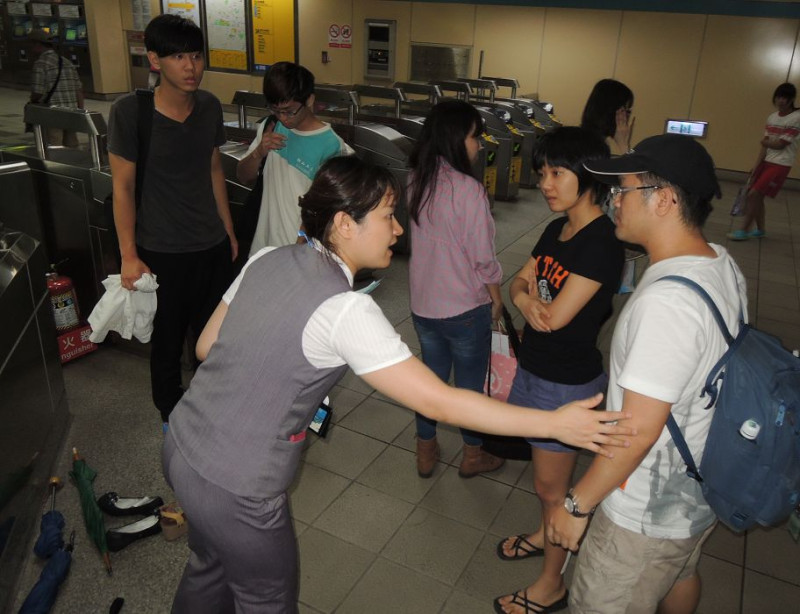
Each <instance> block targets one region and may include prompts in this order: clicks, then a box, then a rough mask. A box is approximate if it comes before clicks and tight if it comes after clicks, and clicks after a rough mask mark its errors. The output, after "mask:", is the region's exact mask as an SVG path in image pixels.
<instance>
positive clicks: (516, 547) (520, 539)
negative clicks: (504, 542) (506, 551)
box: [511, 534, 541, 557]
mask: <svg viewBox="0 0 800 614" xmlns="http://www.w3.org/2000/svg"><path fill="white" fill-rule="evenodd" d="M523 544H524V545H525V547H524V548H523ZM511 548H512V549H513V551H514V556H515V557H518V556H519V555H520V553H521V554H530V553H531V552H536V551H537V550H541V548H539V547H538V546H537V545H535V544H533V543H531V542H530V541H528V538H527V537H525V535H523V534H520V535H517V536H516V537H515V538H514V543H513V544H511Z"/></svg>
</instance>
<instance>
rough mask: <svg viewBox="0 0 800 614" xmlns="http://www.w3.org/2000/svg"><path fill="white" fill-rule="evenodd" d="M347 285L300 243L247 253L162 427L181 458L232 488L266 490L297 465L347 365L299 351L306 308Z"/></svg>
mask: <svg viewBox="0 0 800 614" xmlns="http://www.w3.org/2000/svg"><path fill="white" fill-rule="evenodd" d="M349 289H350V285H349V283H348V281H347V278H346V276H345V274H344V272H343V271H342V270H341V268H340V267H339V265H338V264H336V263H335V262H334V261H333V260H332V259H331V258H330V257H328V256H326V255H324V254H321V253H320V252H318V251H317V250H315V249H313V248H311V247H309V246H307V245H290V246H286V247H281V248H279V249H277V250H275V251H273V252H270V253H269V254H266V255H265V256H262V257H261V258H259V259H258V260H256V261H255V262H253V263H252V264H251V265H250V267H249V268H248V269H247V272H246V273H245V275H244V277H243V278H242V281H241V285H240V286H239V290H238V291H237V293H236V296H235V298H234V300H233V301H232V302H231V304H230V305H229V306H228V313H227V315H226V316H225V319H224V320H223V322H222V326H221V327H220V331H219V336H218V338H217V341H216V342H215V343H214V346H213V347H212V348H211V351H210V352H209V355H208V358H207V359H206V360H205V362H203V364H201V365H200V368H199V369H198V370H197V373H196V374H195V376H194V379H193V380H192V384H191V386H190V387H189V390H187V391H186V394H184V395H183V398H182V399H181V401H180V403H179V404H178V406H177V407H176V408H175V410H174V411H173V413H172V415H171V416H170V433H171V434H172V438H173V439H174V440H175V443H176V445H177V446H178V449H179V450H180V452H181V454H182V455H183V456H184V458H185V459H186V461H187V462H188V463H189V465H191V466H192V468H194V470H195V471H197V472H198V473H199V474H200V475H201V476H203V477H204V478H205V479H207V480H209V481H210V482H213V483H214V484H216V485H217V486H219V487H220V488H224V489H225V490H228V491H229V492H232V493H234V494H236V495H241V496H245V497H258V498H266V497H274V496H277V495H278V494H280V493H282V492H284V491H285V490H286V489H287V488H288V487H289V485H290V484H291V482H292V480H293V479H294V475H295V472H296V470H297V464H298V462H299V460H300V454H301V452H302V451H303V447H304V444H303V441H302V440H301V441H290V438H291V436H292V435H300V436H301V437H302V436H304V435H305V432H306V428H307V427H308V425H309V424H310V422H311V419H312V418H313V416H314V412H315V411H316V409H317V407H318V406H319V404H320V402H321V401H322V400H323V399H324V398H325V395H326V394H327V393H328V391H329V390H330V389H331V388H332V387H333V385H334V384H335V383H336V382H337V381H339V379H340V378H341V377H342V376H343V375H344V373H345V371H346V370H347V365H343V366H341V367H336V368H333V369H317V368H316V367H314V366H313V365H311V364H310V363H309V362H308V361H307V360H306V358H305V356H304V355H303V348H302V336H303V329H304V328H305V326H306V324H307V322H308V320H309V318H310V317H311V315H312V314H313V313H314V311H316V309H317V307H319V306H320V305H321V304H322V303H323V302H324V301H325V300H327V299H328V298H330V297H332V296H334V295H335V294H338V293H340V292H345V291H347V290H349Z"/></svg>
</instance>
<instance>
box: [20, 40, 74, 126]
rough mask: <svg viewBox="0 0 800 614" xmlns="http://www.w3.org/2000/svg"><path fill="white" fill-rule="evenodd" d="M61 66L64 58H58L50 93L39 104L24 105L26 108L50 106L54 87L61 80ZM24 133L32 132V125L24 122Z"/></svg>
mask: <svg viewBox="0 0 800 614" xmlns="http://www.w3.org/2000/svg"><path fill="white" fill-rule="evenodd" d="M63 65H64V58H63V57H62V56H58V73H57V74H56V80H55V81H53V85H52V87H51V88H50V91H49V92H47V95H46V96H45V97H44V98H43V99H42V100H41V101H40V102H26V103H25V107H26V108H27V106H28V105H30V104H33V105H37V106H40V107H49V106H50V99H51V98H52V97H53V93H54V92H55V91H56V87H58V82H59V80H60V79H61V68H62V67H63ZM23 117H24V115H23ZM25 132H33V124H29V123H28V122H25Z"/></svg>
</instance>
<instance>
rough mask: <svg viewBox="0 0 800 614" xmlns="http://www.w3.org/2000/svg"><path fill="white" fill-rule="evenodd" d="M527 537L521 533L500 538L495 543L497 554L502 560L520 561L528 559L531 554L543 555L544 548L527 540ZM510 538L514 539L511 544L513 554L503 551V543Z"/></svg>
mask: <svg viewBox="0 0 800 614" xmlns="http://www.w3.org/2000/svg"><path fill="white" fill-rule="evenodd" d="M528 537H530V536H528ZM528 537H526V536H525V535H524V534H523V535H514V536H512V537H506V538H505V539H501V540H500V542H499V543H498V544H497V556H498V557H499V558H500V559H501V560H503V561H521V560H522V559H528V558H530V557H532V556H543V555H544V548H539V546H535V545H533V544H532V543H531V542H529V541H528ZM512 538H513V539H514V543H513V544H511V551H512V552H513V553H514V554H511V555H509V554H506V553H505V551H504V549H503V545H504V544H505V543H506V542H507V541H508V540H509V539H512Z"/></svg>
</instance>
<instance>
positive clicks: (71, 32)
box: [64, 28, 78, 41]
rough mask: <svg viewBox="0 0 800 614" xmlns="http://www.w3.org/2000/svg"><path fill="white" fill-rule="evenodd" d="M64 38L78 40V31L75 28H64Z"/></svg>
mask: <svg viewBox="0 0 800 614" xmlns="http://www.w3.org/2000/svg"><path fill="white" fill-rule="evenodd" d="M64 40H66V41H76V40H78V31H77V30H76V29H75V28H67V29H66V30H64Z"/></svg>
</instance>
